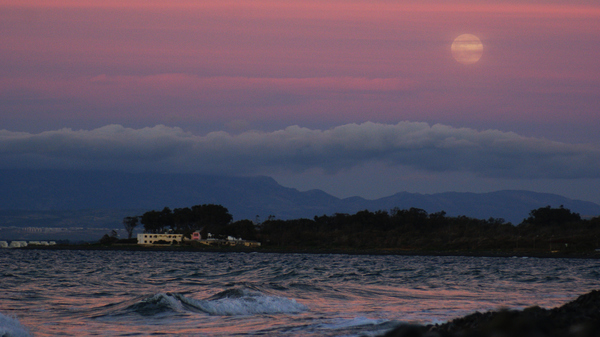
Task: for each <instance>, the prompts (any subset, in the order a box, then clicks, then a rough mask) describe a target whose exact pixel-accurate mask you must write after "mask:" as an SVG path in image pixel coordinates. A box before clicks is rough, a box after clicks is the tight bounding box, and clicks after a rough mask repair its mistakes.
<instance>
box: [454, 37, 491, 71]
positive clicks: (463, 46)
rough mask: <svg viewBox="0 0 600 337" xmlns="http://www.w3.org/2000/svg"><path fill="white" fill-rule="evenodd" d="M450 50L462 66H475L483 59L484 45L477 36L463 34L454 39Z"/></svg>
mask: <svg viewBox="0 0 600 337" xmlns="http://www.w3.org/2000/svg"><path fill="white" fill-rule="evenodd" d="M450 50H451V51H452V56H454V58H455V59H456V61H458V62H460V63H462V64H473V63H475V62H477V61H479V59H480V58H481V55H482V54H483V44H481V40H480V39H479V38H478V37H477V36H475V35H472V34H463V35H460V36H459V37H457V38H456V39H454V42H452V47H450Z"/></svg>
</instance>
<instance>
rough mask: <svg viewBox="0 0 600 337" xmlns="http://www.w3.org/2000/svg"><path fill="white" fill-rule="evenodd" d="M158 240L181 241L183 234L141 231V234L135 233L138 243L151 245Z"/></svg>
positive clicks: (170, 242) (169, 242)
mask: <svg viewBox="0 0 600 337" xmlns="http://www.w3.org/2000/svg"><path fill="white" fill-rule="evenodd" d="M159 241H164V242H167V243H168V244H172V243H181V241H183V234H172V233H164V234H151V233H141V234H138V235H137V243H138V245H152V244H156V243H157V242H159Z"/></svg>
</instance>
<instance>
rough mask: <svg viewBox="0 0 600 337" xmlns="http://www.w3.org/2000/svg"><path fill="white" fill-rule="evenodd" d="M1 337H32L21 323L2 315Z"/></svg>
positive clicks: (0, 324) (0, 323)
mask: <svg viewBox="0 0 600 337" xmlns="http://www.w3.org/2000/svg"><path fill="white" fill-rule="evenodd" d="M0 336H2V337H30V336H31V335H30V334H29V332H27V329H25V327H23V326H22V325H21V323H20V322H19V321H18V320H16V319H14V318H10V317H8V316H5V315H2V314H0Z"/></svg>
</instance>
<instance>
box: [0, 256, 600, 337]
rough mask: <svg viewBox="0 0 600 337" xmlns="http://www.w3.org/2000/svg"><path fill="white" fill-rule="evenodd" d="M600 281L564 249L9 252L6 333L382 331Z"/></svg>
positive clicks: (560, 300) (2, 312)
mask: <svg viewBox="0 0 600 337" xmlns="http://www.w3.org/2000/svg"><path fill="white" fill-rule="evenodd" d="M598 288H600V262H599V261H598V260H586V259H558V258H546V259H538V258H485V257H435V256H395V255H387V256H382V255H378V256H375V255H342V254H332V255H319V254H267V253H208V252H166V251H147V252H146V251H144V252H141V251H77V250H64V251H61V250H19V249H10V250H9V249H2V250H0V336H152V335H168V336H231V335H237V336H257V335H258V336H377V335H380V334H383V333H385V332H386V331H389V330H390V329H393V328H394V327H396V326H397V325H398V324H401V323H403V322H409V323H421V324H430V323H441V322H445V321H448V320H451V319H453V318H456V317H459V316H463V315H466V314H469V313H472V312H475V311H487V310H493V309H500V308H514V309H522V308H525V307H528V306H532V305H539V306H541V307H546V308H551V307H555V306H560V305H562V304H564V303H566V302H568V301H570V300H573V299H575V298H576V297H577V296H578V295H581V294H584V293H586V292H589V291H591V290H593V289H598Z"/></svg>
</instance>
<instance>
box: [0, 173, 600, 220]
mask: <svg viewBox="0 0 600 337" xmlns="http://www.w3.org/2000/svg"><path fill="white" fill-rule="evenodd" d="M0 191H2V193H0V211H3V212H0V213H3V214H7V213H6V212H7V211H14V210H29V211H67V210H139V211H140V212H143V211H144V210H152V209H156V210H160V209H162V208H163V207H165V206H168V207H170V208H172V209H173V208H179V207H189V206H193V205H198V204H207V203H214V204H220V205H223V206H225V207H227V208H228V209H229V211H230V212H231V214H232V215H233V216H234V219H236V220H239V219H255V218H256V216H257V215H258V216H260V218H261V219H263V220H264V219H266V217H268V216H269V215H274V216H275V217H276V218H279V219H293V218H302V217H304V218H313V217H314V216H315V215H324V214H328V215H329V214H334V213H355V212H357V211H360V210H364V209H368V210H371V211H376V210H390V209H392V208H394V207H398V208H401V209H403V208H410V207H417V208H422V209H424V210H426V211H427V212H429V213H433V212H438V211H442V210H443V211H446V213H447V214H448V215H451V216H455V215H466V216H469V217H475V218H480V219H487V218H490V217H494V218H504V219H506V220H507V221H511V222H513V223H515V224H518V223H520V222H521V221H522V220H523V219H524V218H526V217H527V215H528V213H529V211H531V210H533V209H536V208H539V207H544V206H547V205H550V206H553V207H558V206H560V205H564V207H566V208H568V209H570V210H572V211H574V212H577V213H580V214H581V215H582V216H584V217H585V216H597V215H600V205H598V204H595V203H592V202H587V201H580V200H572V199H568V198H565V197H562V196H559V195H555V194H546V193H535V192H528V191H498V192H491V193H457V192H447V193H438V194H417V193H407V192H401V193H398V194H395V195H392V196H389V197H385V198H380V199H377V200H367V199H363V198H360V197H352V198H346V199H339V198H336V197H334V196H331V195H329V194H327V193H325V192H323V191H320V190H311V191H306V192H300V191H298V190H296V189H293V188H287V187H283V186H281V185H279V184H278V183H277V182H276V181H275V180H274V179H272V178H269V177H226V176H206V175H197V174H159V173H123V172H103V171H52V170H40V171H36V170H0ZM115 214H122V212H117V213H115ZM131 215H138V214H131ZM117 220H118V219H117ZM119 223H120V221H119ZM1 225H2V224H0V226H1Z"/></svg>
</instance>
